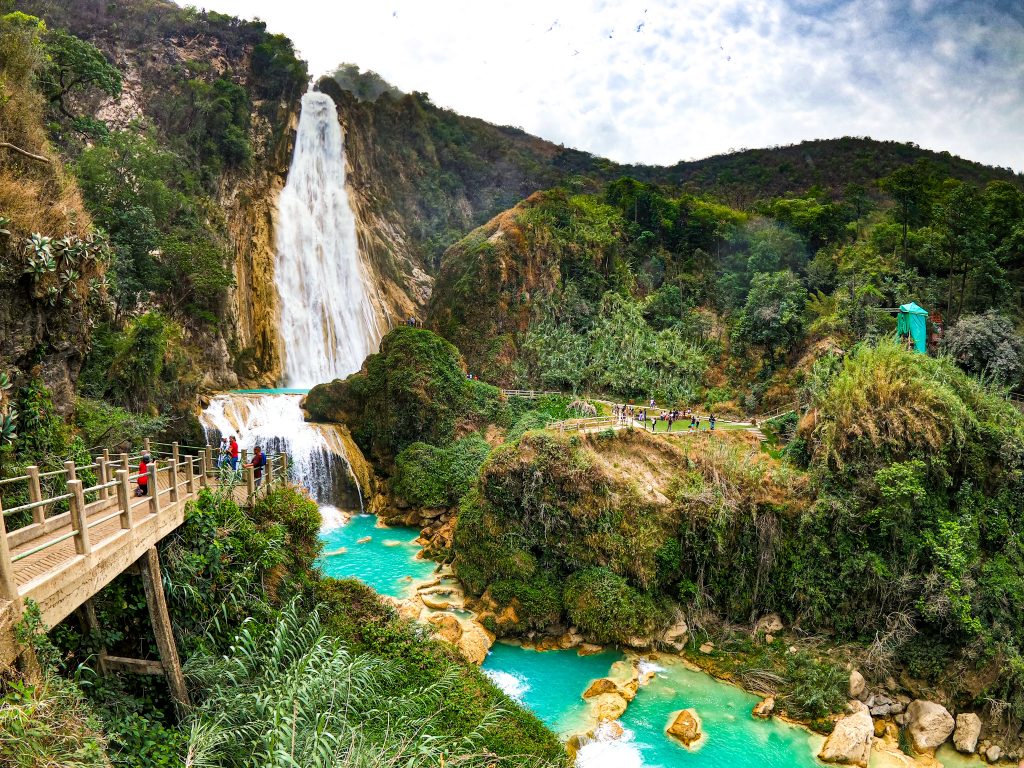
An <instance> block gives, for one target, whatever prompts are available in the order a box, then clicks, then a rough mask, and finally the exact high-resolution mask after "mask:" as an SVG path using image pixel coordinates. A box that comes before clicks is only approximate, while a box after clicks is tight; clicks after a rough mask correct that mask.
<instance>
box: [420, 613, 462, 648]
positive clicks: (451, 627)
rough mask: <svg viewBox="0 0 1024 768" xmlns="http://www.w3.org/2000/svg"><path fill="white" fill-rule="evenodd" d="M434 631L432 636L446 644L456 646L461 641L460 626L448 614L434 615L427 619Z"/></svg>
mask: <svg viewBox="0 0 1024 768" xmlns="http://www.w3.org/2000/svg"><path fill="white" fill-rule="evenodd" d="M427 623H428V624H430V625H431V626H432V627H433V628H434V629H433V632H434V636H435V637H437V638H438V639H440V640H444V641H445V642H446V643H451V644H452V645H458V643H459V640H461V639H462V625H461V624H460V623H459V620H458V619H457V618H455V617H454V616H452V615H451V614H450V613H435V614H433V615H432V616H430V618H428V619H427Z"/></svg>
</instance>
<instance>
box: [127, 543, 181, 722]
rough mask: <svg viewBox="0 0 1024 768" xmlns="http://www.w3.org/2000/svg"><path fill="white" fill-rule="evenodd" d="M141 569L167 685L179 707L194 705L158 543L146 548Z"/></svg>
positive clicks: (140, 565)
mask: <svg viewBox="0 0 1024 768" xmlns="http://www.w3.org/2000/svg"><path fill="white" fill-rule="evenodd" d="M139 573H140V574H141V575H142V588H143V589H144V590H145V592H146V605H147V606H148V607H149V620H150V622H151V623H152V625H153V635H154V637H155V638H156V647H157V650H158V651H159V652H160V661H161V662H162V664H163V667H164V675H165V676H166V677H167V687H168V688H170V691H171V697H172V698H173V699H174V701H175V702H176V703H177V705H178V706H179V708H181V709H187V708H188V707H189V706H190V705H189V699H188V689H187V688H186V687H185V676H184V675H183V674H182V672H181V660H180V659H179V658H178V647H177V646H176V645H175V644H174V631H173V629H172V627H171V617H170V615H169V614H168V613H167V600H166V599H165V598H164V585H163V582H162V581H161V579H160V556H159V554H157V551H156V547H150V548H149V549H147V550H146V554H144V555H143V556H142V557H140V558H139Z"/></svg>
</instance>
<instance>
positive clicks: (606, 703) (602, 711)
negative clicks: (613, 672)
mask: <svg viewBox="0 0 1024 768" xmlns="http://www.w3.org/2000/svg"><path fill="white" fill-rule="evenodd" d="M589 701H590V710H591V712H592V713H593V715H594V718H595V719H597V720H598V721H604V720H618V719H619V718H620V717H622V713H623V712H625V711H626V707H628V706H629V702H628V701H626V698H625V697H624V696H623V695H622V694H621V693H618V692H614V693H611V692H609V693H602V694H599V695H597V696H593V697H591V698H590V699H589Z"/></svg>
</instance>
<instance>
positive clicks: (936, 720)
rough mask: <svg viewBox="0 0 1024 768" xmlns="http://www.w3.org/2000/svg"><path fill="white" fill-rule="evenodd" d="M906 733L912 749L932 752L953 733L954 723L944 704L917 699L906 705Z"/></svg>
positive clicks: (926, 752)
mask: <svg viewBox="0 0 1024 768" xmlns="http://www.w3.org/2000/svg"><path fill="white" fill-rule="evenodd" d="M906 714H907V733H908V734H909V735H910V741H911V744H912V745H913V747H914V749H915V750H916V751H918V752H922V753H925V754H932V753H934V752H935V750H936V749H938V748H939V747H940V746H942V744H943V743H945V741H946V739H948V738H949V737H950V735H951V734H952V733H953V729H954V728H955V727H956V723H955V722H954V720H953V716H952V715H951V714H949V712H948V711H947V710H946V708H945V707H944V706H942V705H941V704H937V703H935V702H934V701H923V700H922V699H917V700H915V701H913V702H911V703H910V706H909V707H907V712H906Z"/></svg>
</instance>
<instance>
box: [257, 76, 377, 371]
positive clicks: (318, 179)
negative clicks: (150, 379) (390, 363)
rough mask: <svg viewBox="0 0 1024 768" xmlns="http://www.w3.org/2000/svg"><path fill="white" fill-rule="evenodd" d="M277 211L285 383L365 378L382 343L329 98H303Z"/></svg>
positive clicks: (338, 127)
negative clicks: (360, 372)
mask: <svg viewBox="0 0 1024 768" xmlns="http://www.w3.org/2000/svg"><path fill="white" fill-rule="evenodd" d="M277 207H278V224H277V258H276V263H275V267H274V282H275V284H276V286H277V295H278V299H279V303H278V308H279V310H280V319H281V322H280V326H279V327H280V333H281V341H282V349H283V351H284V382H285V385H286V386H289V387H305V388H309V387H313V386H315V385H316V384H322V383H324V382H328V381H331V380H333V379H336V378H344V377H346V376H348V375H349V374H351V373H355V372H356V371H358V370H359V369H360V367H362V364H363V360H365V359H366V357H367V355H370V354H372V353H373V352H376V351H377V348H378V346H379V345H380V339H381V336H382V335H383V333H382V330H381V326H382V322H381V321H380V319H379V318H378V313H377V310H376V309H375V308H374V305H373V302H372V300H371V298H370V297H371V293H372V286H371V284H370V278H369V275H368V273H367V270H366V266H365V265H364V264H363V261H362V258H361V257H360V254H359V243H358V239H357V237H356V219H355V214H354V213H353V211H352V206H351V205H350V203H349V199H348V191H347V190H346V188H345V143H344V138H343V136H342V132H341V124H340V123H339V122H338V112H337V108H336V107H335V105H334V100H333V99H331V97H330V96H328V95H326V94H323V93H317V92H315V91H309V92H308V93H306V95H305V96H303V97H302V113H301V115H300V117H299V127H298V130H297V132H296V138H295V152H294V154H293V155H292V162H291V168H290V169H289V171H288V180H287V182H286V184H285V187H284V189H283V190H282V191H281V196H280V198H279V199H278V206H277Z"/></svg>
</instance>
